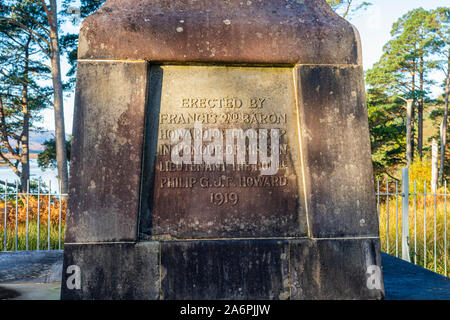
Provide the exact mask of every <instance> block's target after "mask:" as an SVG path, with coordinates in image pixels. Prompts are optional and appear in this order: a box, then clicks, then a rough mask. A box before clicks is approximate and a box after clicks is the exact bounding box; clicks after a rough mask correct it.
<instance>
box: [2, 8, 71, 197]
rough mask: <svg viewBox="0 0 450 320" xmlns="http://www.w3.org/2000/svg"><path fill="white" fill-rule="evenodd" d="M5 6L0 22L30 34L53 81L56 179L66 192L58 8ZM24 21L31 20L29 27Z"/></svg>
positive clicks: (66, 178)
mask: <svg viewBox="0 0 450 320" xmlns="http://www.w3.org/2000/svg"><path fill="white" fill-rule="evenodd" d="M6 6H7V7H8V8H9V11H10V12H11V14H10V15H9V16H7V17H3V19H2V21H3V22H6V23H8V24H10V25H13V26H15V27H17V28H19V29H20V30H21V31H22V32H23V33H26V34H28V35H30V36H31V37H32V38H33V40H34V41H35V43H36V44H37V45H38V47H39V48H40V49H41V52H42V53H43V54H44V55H45V56H46V58H47V59H48V60H50V70H51V81H52V84H53V108H54V113H55V132H56V146H57V148H56V149H57V160H58V178H59V179H60V181H61V191H62V192H63V193H67V192H68V169H67V155H66V153H65V150H66V149H65V128H64V105H63V83H62V79H61V63H60V51H61V49H60V42H59V38H58V36H59V35H58V32H59V25H58V7H57V2H56V0H50V1H49V3H48V4H47V3H46V1H45V0H16V1H12V0H7V1H6ZM25 6H28V7H33V8H37V9H38V11H33V12H32V14H31V13H30V12H29V11H27V10H23V8H24V7H25ZM24 21H26V22H30V23H31V22H33V23H34V25H33V26H34V28H30V27H29V26H28V25H27V24H26V23H24Z"/></svg>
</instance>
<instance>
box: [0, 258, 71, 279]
mask: <svg viewBox="0 0 450 320" xmlns="http://www.w3.org/2000/svg"><path fill="white" fill-rule="evenodd" d="M62 259H63V251H62V250H54V251H17V252H0V284H1V283H13V282H16V283H27V282H34V283H37V282H44V283H45V282H57V281H61V272H62Z"/></svg>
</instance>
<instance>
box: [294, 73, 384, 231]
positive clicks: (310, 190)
mask: <svg viewBox="0 0 450 320" xmlns="http://www.w3.org/2000/svg"><path fill="white" fill-rule="evenodd" d="M297 74H298V82H297V88H298V93H299V105H298V110H299V115H300V130H301V135H302V146H301V148H302V153H303V159H304V168H305V177H306V179H305V180H306V197H307V200H306V201H307V204H308V219H309V224H310V234H311V236H312V237H315V238H327V237H348V236H370V237H377V236H378V218H377V214H376V202H375V192H374V185H373V180H372V179H373V172H372V160H371V154H370V140H369V134H368V132H369V126H368V118H367V107H366V101H365V92H364V83H363V71H362V67H361V66H298V67H297Z"/></svg>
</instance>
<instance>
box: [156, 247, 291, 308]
mask: <svg viewBox="0 0 450 320" xmlns="http://www.w3.org/2000/svg"><path fill="white" fill-rule="evenodd" d="M161 266H162V270H163V271H162V272H163V275H162V281H161V287H162V297H161V298H163V299H168V300H172V299H177V300H179V299H277V300H278V299H288V298H289V260H288V246H287V242H286V241H277V240H249V241H246V240H236V241H230V240H226V241H183V242H179V241H171V242H162V245H161Z"/></svg>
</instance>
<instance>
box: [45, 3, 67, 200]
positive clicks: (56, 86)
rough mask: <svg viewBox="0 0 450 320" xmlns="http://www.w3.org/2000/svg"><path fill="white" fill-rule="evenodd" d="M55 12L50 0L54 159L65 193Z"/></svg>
mask: <svg viewBox="0 0 450 320" xmlns="http://www.w3.org/2000/svg"><path fill="white" fill-rule="evenodd" d="M57 12H58V10H57V4H56V0H50V12H49V13H47V14H48V20H49V23H50V43H51V63H52V80H53V92H54V111H55V140H56V161H57V165H58V178H59V181H60V184H61V192H62V193H67V192H68V184H69V177H68V171H67V154H66V137H65V128H64V106H63V89H62V81H61V62H60V48H59V41H58V15H57Z"/></svg>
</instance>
